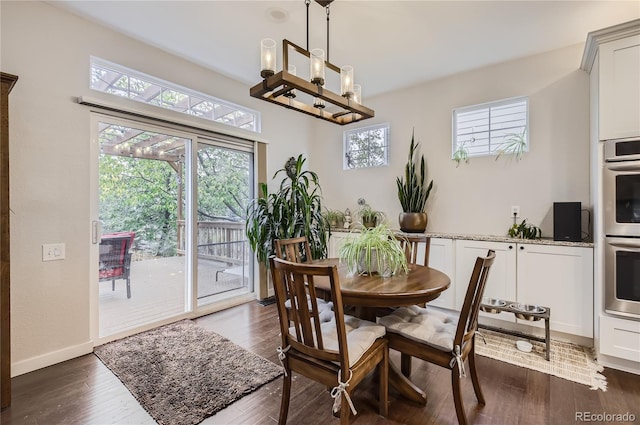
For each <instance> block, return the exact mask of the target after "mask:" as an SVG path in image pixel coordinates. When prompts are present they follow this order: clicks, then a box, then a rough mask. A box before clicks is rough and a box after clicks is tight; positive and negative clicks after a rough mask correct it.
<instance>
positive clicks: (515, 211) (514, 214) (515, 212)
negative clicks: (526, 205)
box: [511, 205, 520, 217]
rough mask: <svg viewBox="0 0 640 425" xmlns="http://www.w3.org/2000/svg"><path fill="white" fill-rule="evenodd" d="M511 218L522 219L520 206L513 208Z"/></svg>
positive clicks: (513, 206)
mask: <svg viewBox="0 0 640 425" xmlns="http://www.w3.org/2000/svg"><path fill="white" fill-rule="evenodd" d="M511 217H520V206H518V205H512V206H511Z"/></svg>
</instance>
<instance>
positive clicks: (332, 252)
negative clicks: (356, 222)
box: [328, 232, 349, 258]
mask: <svg viewBox="0 0 640 425" xmlns="http://www.w3.org/2000/svg"><path fill="white" fill-rule="evenodd" d="M347 236H349V233H348V232H331V237H330V238H329V246H328V251H329V258H338V257H340V247H341V246H342V243H343V242H344V240H345V238H346V237H347Z"/></svg>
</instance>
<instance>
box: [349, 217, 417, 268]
mask: <svg viewBox="0 0 640 425" xmlns="http://www.w3.org/2000/svg"><path fill="white" fill-rule="evenodd" d="M340 259H341V260H342V261H343V262H345V263H346V264H347V266H348V267H349V270H350V271H351V272H354V273H355V272H358V273H361V274H364V273H367V274H372V273H374V272H378V273H380V274H381V275H383V276H391V275H393V274H395V273H397V272H398V271H400V270H402V271H404V272H405V273H406V272H407V271H408V270H409V268H408V265H407V257H406V255H405V253H404V250H403V249H402V247H401V246H400V242H398V240H397V239H396V238H395V236H394V234H393V232H392V231H391V230H390V229H389V228H388V227H387V226H385V225H384V224H380V225H378V226H376V227H370V228H364V229H362V230H361V231H360V232H357V233H356V232H354V233H350V234H349V236H347V237H346V238H345V241H344V243H343V245H342V246H341V247H340ZM380 265H382V266H380ZM380 270H382V272H380Z"/></svg>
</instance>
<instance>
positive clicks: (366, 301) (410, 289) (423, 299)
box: [313, 258, 451, 404]
mask: <svg viewBox="0 0 640 425" xmlns="http://www.w3.org/2000/svg"><path fill="white" fill-rule="evenodd" d="M313 264H318V265H336V266H338V275H339V278H340V293H341V294H342V303H343V304H344V305H347V306H354V307H355V308H356V315H357V316H358V317H360V318H362V319H367V320H370V321H372V322H375V312H376V309H379V308H381V307H403V306H409V305H415V304H424V303H428V302H429V301H432V300H434V299H436V298H437V297H438V296H440V294H441V293H442V291H444V290H446V289H447V288H449V286H450V285H451V279H450V278H449V276H447V275H446V274H444V273H442V272H441V271H439V270H436V269H432V268H431V267H427V266H421V265H418V264H409V271H408V273H398V274H395V275H393V276H390V277H382V276H380V275H378V274H372V275H358V274H352V273H349V270H348V268H347V266H346V265H344V264H341V263H340V260H339V259H338V258H328V259H322V260H314V261H313ZM314 284H315V288H316V290H319V291H325V292H327V293H330V291H331V288H330V283H329V280H328V279H326V280H325V279H314ZM403 361H404V360H403ZM409 361H410V358H409ZM389 383H390V384H391V385H392V386H393V387H394V388H395V389H396V390H397V391H398V392H399V393H400V394H401V395H403V396H404V397H406V398H408V399H410V400H413V401H415V402H418V403H420V404H426V403H427V395H426V394H425V392H424V391H422V390H421V389H420V388H418V387H417V386H416V385H415V384H414V383H413V382H411V381H410V380H409V379H408V378H407V377H406V376H404V375H403V374H402V373H401V372H400V371H399V370H398V369H397V368H396V367H395V366H394V365H393V364H391V363H389Z"/></svg>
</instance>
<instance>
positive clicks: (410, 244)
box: [396, 233, 431, 267]
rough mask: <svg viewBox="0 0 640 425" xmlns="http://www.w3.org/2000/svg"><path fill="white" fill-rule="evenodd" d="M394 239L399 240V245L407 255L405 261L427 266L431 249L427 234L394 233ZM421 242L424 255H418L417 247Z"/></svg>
mask: <svg viewBox="0 0 640 425" xmlns="http://www.w3.org/2000/svg"><path fill="white" fill-rule="evenodd" d="M396 239H397V240H398V241H399V242H400V246H401V247H402V249H403V250H404V253H405V255H406V256H407V263H409V264H420V265H422V266H427V267H428V266H429V251H430V250H431V238H430V237H429V236H426V235H424V234H421V233H418V234H415V235H408V234H403V235H396ZM421 244H424V256H420V257H418V249H419V247H420V245H421Z"/></svg>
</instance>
